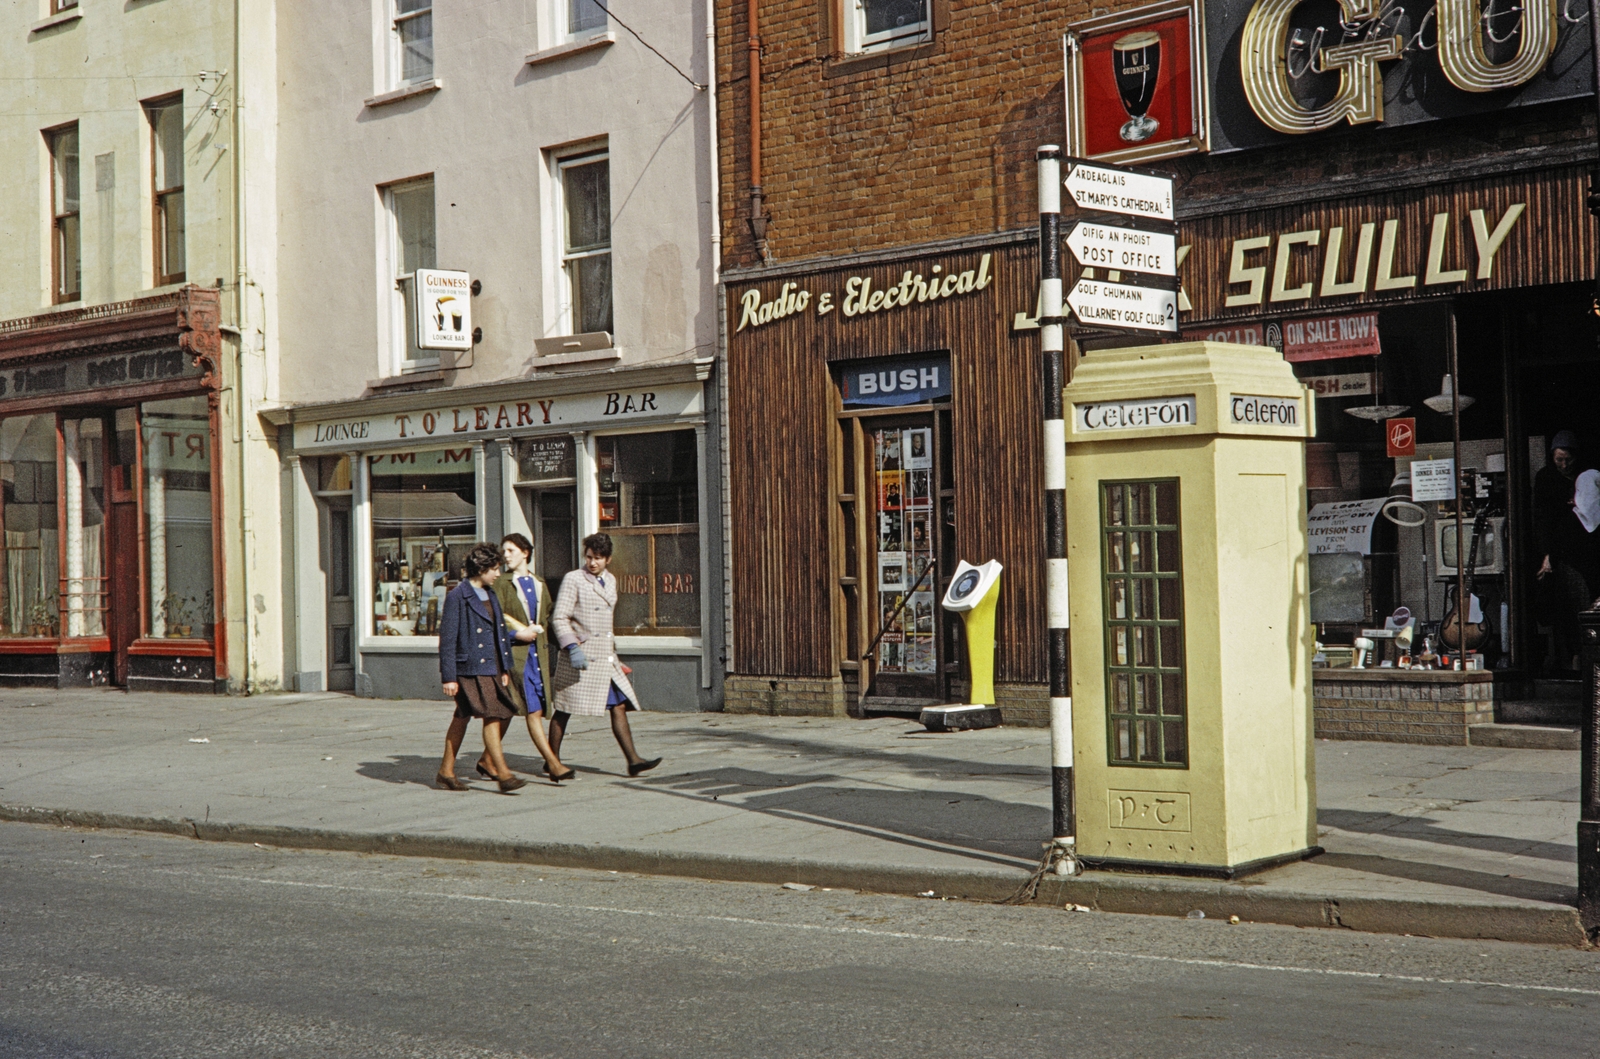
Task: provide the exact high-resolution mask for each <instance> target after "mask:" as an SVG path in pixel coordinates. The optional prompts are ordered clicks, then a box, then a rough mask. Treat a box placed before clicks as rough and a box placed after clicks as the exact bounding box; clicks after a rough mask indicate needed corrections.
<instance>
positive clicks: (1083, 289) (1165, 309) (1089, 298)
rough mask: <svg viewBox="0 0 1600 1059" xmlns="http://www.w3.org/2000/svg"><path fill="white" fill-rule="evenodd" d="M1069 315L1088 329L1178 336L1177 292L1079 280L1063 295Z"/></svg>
mask: <svg viewBox="0 0 1600 1059" xmlns="http://www.w3.org/2000/svg"><path fill="white" fill-rule="evenodd" d="M1067 304H1068V305H1069V306H1071V307H1072V315H1074V316H1076V317H1077V318H1078V319H1079V320H1080V321H1081V322H1083V323H1085V324H1088V325H1089V326H1091V327H1096V328H1100V327H1108V328H1121V329H1126V330H1130V331H1160V332H1166V333H1170V334H1177V332H1178V292H1177V291H1170V290H1162V289H1160V288H1159V287H1135V286H1133V285H1132V284H1129V283H1108V282H1106V281H1105V280H1097V279H1087V278H1085V279H1080V280H1079V281H1078V282H1077V284H1076V285H1075V286H1074V287H1073V288H1072V293H1070V294H1068V295H1067Z"/></svg>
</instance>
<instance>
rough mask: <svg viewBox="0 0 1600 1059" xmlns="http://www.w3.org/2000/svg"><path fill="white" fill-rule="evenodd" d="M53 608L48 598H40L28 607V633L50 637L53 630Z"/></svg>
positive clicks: (54, 621) (54, 616) (52, 634)
mask: <svg viewBox="0 0 1600 1059" xmlns="http://www.w3.org/2000/svg"><path fill="white" fill-rule="evenodd" d="M55 623H56V615H55V608H54V607H52V606H50V601H49V600H44V599H41V600H39V601H38V602H37V603H35V604H34V605H33V606H32V607H29V608H28V635H29V636H42V637H51V636H54V635H55V634H56V632H55Z"/></svg>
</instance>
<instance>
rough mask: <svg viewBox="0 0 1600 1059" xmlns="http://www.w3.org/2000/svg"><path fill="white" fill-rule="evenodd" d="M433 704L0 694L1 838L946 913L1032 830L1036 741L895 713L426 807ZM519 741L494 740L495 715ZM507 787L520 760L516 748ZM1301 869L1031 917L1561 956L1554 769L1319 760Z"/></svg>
mask: <svg viewBox="0 0 1600 1059" xmlns="http://www.w3.org/2000/svg"><path fill="white" fill-rule="evenodd" d="M447 719H448V706H447V705H445V704H443V703H441V702H429V701H420V700H375V699H357V698H352V697H349V696H346V695H339V694H318V695H261V696H252V697H249V698H222V697H218V698H212V697H199V696H169V695H158V694H133V693H127V692H120V691H112V690H103V689H95V690H83V691H63V692H57V691H39V690H26V689H24V690H5V691H0V819H3V820H10V821H19V822H28V823H39V824H56V825H67V826H78V827H101V828H123V829H132V830H143V831H156V832H165V833H170V834H181V835H190V836H193V837H196V838H200V839H206V840H214V841H233V842H245V843H259V844H261V845H267V846H283V847H301V848H322V849H338V850H354V851H361V852H384V853H394V854H402V855H410V856H434V857H447V858H457V859H477V860H495V861H505V862H513V863H528V864H544V865H552V866H557V867H581V868H595V869H601V870H612V871H619V872H622V871H626V872H640V873H649V874H657V875H677V876H688V877H697V878H710V879H728V880H740V881H747V882H773V883H784V882H792V883H796V884H799V885H811V886H833V887H849V888H853V889H857V890H863V891H873V892H881V893H891V894H920V895H924V896H926V895H930V894H931V895H932V896H936V897H948V898H958V899H968V900H982V901H996V900H1002V899H1005V898H1007V897H1008V896H1010V895H1012V894H1013V893H1015V892H1016V891H1017V889H1018V888H1019V886H1021V885H1022V884H1023V883H1025V882H1026V881H1027V879H1028V878H1029V875H1030V872H1031V871H1032V869H1033V868H1034V866H1035V865H1036V863H1037V861H1038V859H1039V856H1040V853H1041V848H1042V847H1041V843H1042V842H1043V841H1044V840H1045V839H1047V838H1048V834H1049V826H1050V769H1049V733H1048V732H1047V731H1044V730H1042V729H1034V728H1003V727H1002V728H997V729H990V730H987V731H979V732H961V733H941V734H937V735H935V734H929V733H926V732H924V731H923V729H922V728H921V727H920V726H918V725H916V724H914V723H912V722H910V721H908V720H905V719H895V718H879V719H874V720H865V721H862V720H831V719H820V718H772V717H750V716H734V715H728V714H703V713H702V714H671V713H652V712H646V713H637V714H634V715H632V721H633V727H634V732H635V736H636V739H637V742H638V745H639V747H640V749H641V752H643V753H645V754H647V755H649V756H654V755H657V754H660V755H664V756H665V758H666V762H665V764H663V765H662V766H661V767H660V768H659V769H657V770H656V771H654V772H651V773H648V774H646V775H644V776H641V777H639V778H637V779H630V778H628V776H627V775H626V771H625V770H624V769H623V767H622V765H623V761H622V757H621V754H620V753H619V752H618V751H617V749H616V745H615V743H614V742H613V741H612V738H611V734H610V731H609V729H608V728H607V726H606V722H605V721H604V720H603V719H599V718H592V719H591V718H574V723H573V726H572V728H573V730H572V731H570V732H569V733H568V736H567V743H566V745H565V746H564V747H563V751H564V752H563V755H562V757H563V760H564V761H565V762H566V763H567V764H568V765H571V766H574V767H576V768H577V769H578V770H579V773H580V775H579V777H578V778H577V779H576V780H574V781H572V782H570V783H568V784H566V785H563V786H561V787H555V786H553V785H550V784H548V783H544V782H534V783H530V784H529V786H527V787H525V788H523V789H522V790H521V791H518V792H516V793H514V794H511V795H502V794H500V793H499V792H498V791H497V790H496V789H495V788H494V787H493V785H492V784H489V783H487V782H483V781H479V780H477V778H476V777H475V776H473V773H472V761H473V760H474V758H475V757H476V754H477V747H476V746H475V745H474V744H475V736H471V735H469V737H468V740H467V745H466V747H465V748H464V749H463V753H462V755H461V759H460V762H459V764H458V774H459V775H461V776H462V777H463V778H468V777H472V780H473V783H472V786H473V790H471V791H468V792H465V793H451V792H446V791H440V790H436V789H435V788H434V787H433V775H434V773H435V771H436V770H437V768H438V761H439V759H438V754H439V750H440V747H441V746H442V744H443V732H444V727H445V724H446V722H447ZM518 724H519V725H520V722H518ZM507 745H508V748H509V751H510V752H509V753H508V761H509V763H510V764H511V766H512V768H513V769H515V770H516V771H518V772H521V773H523V774H525V775H533V774H534V773H535V770H536V769H537V767H538V765H539V760H538V758H537V756H536V755H535V753H534V751H533V748H532V744H531V743H530V741H529V739H528V736H527V733H526V731H525V730H522V729H520V728H516V727H514V728H513V729H512V732H511V735H510V737H509V738H508V741H507ZM1317 794H1318V821H1319V831H1320V842H1321V845H1322V846H1323V847H1324V849H1325V850H1326V851H1327V852H1326V853H1324V854H1323V855H1322V856H1319V857H1316V858H1313V859H1311V860H1309V861H1304V862H1301V863H1296V864H1291V865H1286V866H1283V867H1279V868H1275V869H1272V870H1270V871H1265V872H1260V873H1257V874H1254V875H1251V876H1248V877H1246V878H1244V879H1242V880H1236V881H1231V882H1221V881H1208V880H1196V879H1193V878H1186V877H1178V876H1162V875H1146V874H1124V873H1112V872H1099V871H1096V872H1086V873H1084V874H1083V875H1081V876H1077V877H1073V878H1061V877H1056V876H1047V877H1045V878H1044V880H1043V881H1042V883H1041V885H1040V886H1039V887H1038V890H1037V893H1036V894H1035V895H1034V897H1033V900H1034V901H1037V902H1040V903H1045V904H1051V905H1055V906H1062V905H1076V906H1082V907H1087V908H1091V909H1096V910H1101V911H1112V912H1138V913H1147V914H1158V915H1174V916H1186V915H1187V916H1194V915H1195V914H1196V913H1201V912H1203V913H1204V914H1205V916H1206V917H1209V918H1218V917H1220V918H1223V919H1226V918H1228V917H1230V916H1233V915H1237V916H1239V917H1240V918H1241V919H1242V920H1244V921H1254V922H1268V923H1281V924H1289V925H1294V926H1307V927H1312V926H1321V927H1340V928H1346V929H1354V930H1364V931H1376V932H1382V933H1391V934H1409V935H1419V936H1433V937H1457V938H1492V939H1499V940H1505V941H1523V942H1540V943H1553V944H1566V945H1574V946H1582V945H1585V944H1587V938H1586V936H1585V934H1584V931H1583V929H1582V927H1581V924H1580V923H1579V920H1578V917H1577V912H1576V908H1575V904H1576V900H1577V893H1576V874H1577V868H1576V863H1577V853H1576V843H1575V833H1576V826H1577V820H1578V754H1577V753H1574V752H1571V751H1563V750H1528V749H1509V748H1499V747H1429V746H1412V745H1401V744H1388V743H1357V742H1335V741H1319V742H1318V744H1317Z"/></svg>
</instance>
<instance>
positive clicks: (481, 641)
mask: <svg viewBox="0 0 1600 1059" xmlns="http://www.w3.org/2000/svg"><path fill="white" fill-rule="evenodd" d="M466 574H467V578H466V580H465V581H462V582H461V583H460V584H458V585H456V587H455V588H452V589H451V590H450V594H449V595H447V596H446V597H445V598H444V609H443V612H442V613H441V614H440V615H439V677H440V679H441V682H442V686H443V688H444V693H445V694H446V695H447V696H449V697H450V698H452V699H454V700H455V704H456V712H455V716H454V717H452V718H451V719H450V728H449V731H447V732H446V733H445V737H444V759H443V760H442V761H441V762H440V763H439V773H438V775H436V776H435V777H434V782H435V783H436V784H437V785H438V786H439V787H440V788H441V789H443V790H447V791H464V790H466V789H467V785H466V784H465V783H462V782H461V781H460V780H458V779H456V754H457V753H458V752H459V751H460V749H461V740H462V739H463V738H464V737H465V736H466V734H467V723H468V722H469V721H471V720H472V719H473V718H474V717H476V718H477V719H478V720H480V721H482V722H483V750H484V756H485V758H486V759H487V761H488V764H489V768H490V769H491V770H492V772H493V775H492V777H491V778H492V779H494V780H495V781H496V782H497V783H498V784H499V785H500V790H501V791H503V792H507V793H509V792H511V791H514V790H516V789H517V788H518V787H525V786H527V783H528V781H527V780H524V779H520V778H518V777H517V776H514V775H512V773H511V769H510V768H508V767H507V766H506V759H505V754H504V753H502V752H501V749H500V733H501V731H503V730H504V726H505V725H504V722H508V721H510V720H511V718H513V717H515V716H516V715H517V708H516V700H515V699H513V698H512V697H511V639H510V636H509V633H508V630H507V629H506V623H505V614H504V613H503V612H502V611H501V609H500V601H499V600H498V599H496V598H495V595H494V592H493V591H491V590H492V589H493V588H494V583H495V581H496V580H498V579H499V577H500V552H499V550H498V549H497V548H495V546H494V545H492V544H475V545H473V547H472V550H471V551H469V552H468V553H467V558H466Z"/></svg>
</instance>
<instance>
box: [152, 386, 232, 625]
mask: <svg viewBox="0 0 1600 1059" xmlns="http://www.w3.org/2000/svg"><path fill="white" fill-rule="evenodd" d="M139 424H140V430H141V434H142V437H143V442H144V517H145V548H146V553H145V562H146V564H147V567H146V568H147V570H148V574H149V580H150V595H149V599H148V601H147V603H148V607H147V612H148V615H149V618H148V620H149V623H150V633H149V634H150V635H151V636H152V637H158V638H165V639H171V640H210V639H212V638H213V636H214V635H215V628H216V598H215V595H214V585H215V582H214V581H213V579H212V558H213V553H212V543H213V542H212V537H211V531H212V523H211V416H210V411H209V408H208V406H207V404H206V399H205V398H204V397H180V398H178V399H176V400H169V401H146V402H145V403H144V404H142V405H140V406H139Z"/></svg>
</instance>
